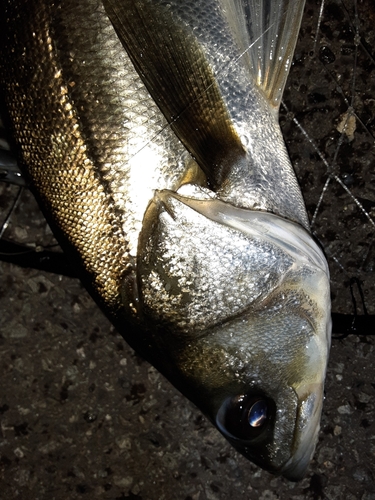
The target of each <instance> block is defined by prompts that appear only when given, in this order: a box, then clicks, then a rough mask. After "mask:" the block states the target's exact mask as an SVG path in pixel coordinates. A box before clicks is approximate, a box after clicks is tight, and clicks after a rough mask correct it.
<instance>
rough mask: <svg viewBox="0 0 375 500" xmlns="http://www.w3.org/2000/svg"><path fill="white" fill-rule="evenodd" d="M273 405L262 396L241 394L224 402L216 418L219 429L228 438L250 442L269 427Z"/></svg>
mask: <svg viewBox="0 0 375 500" xmlns="http://www.w3.org/2000/svg"><path fill="white" fill-rule="evenodd" d="M273 410H274V403H273V402H272V401H271V400H270V399H269V398H267V397H265V396H263V395H248V394H243V395H239V396H235V397H232V398H228V399H226V400H225V401H224V403H223V404H222V406H221V408H220V409H219V411H218V413H217V417H216V423H217V425H218V427H219V429H220V430H221V431H222V432H223V433H224V434H225V435H227V436H228V434H229V435H230V436H232V437H235V438H238V439H242V440H252V439H254V438H257V437H258V436H260V435H261V434H262V433H263V431H264V430H265V429H266V428H268V427H269V423H270V421H271V419H272V415H273V413H274V411H273Z"/></svg>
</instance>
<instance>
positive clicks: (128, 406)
mask: <svg viewBox="0 0 375 500" xmlns="http://www.w3.org/2000/svg"><path fill="white" fill-rule="evenodd" d="M356 3H357V8H358V22H357V21H356V17H355V9H354V7H355V5H356ZM319 11H320V2H315V1H308V2H307V5H306V9H305V15H304V21H303V26H302V29H301V35H300V39H299V43H298V46H297V50H296V55H295V63H294V66H293V68H292V71H291V74H290V78H289V81H288V84H287V88H286V91H285V94H284V101H285V104H286V106H287V110H285V109H283V110H282V111H281V124H282V128H283V131H284V134H285V137H286V142H287V145H288V148H289V151H290V154H291V158H292V161H293V164H294V166H295V169H296V172H297V174H298V177H299V180H300V184H301V187H302V189H303V192H304V196H305V200H306V204H307V208H308V211H309V215H310V217H311V219H313V218H314V219H313V220H314V222H313V230H314V232H315V233H316V235H317V237H318V238H319V240H320V241H321V243H322V245H323V247H324V249H325V252H326V254H327V257H328V260H329V264H330V269H331V274H332V298H333V301H332V304H333V311H334V312H335V313H345V314H352V312H353V300H352V297H351V293H350V287H349V283H350V281H351V279H353V278H356V279H357V280H358V282H359V283H360V284H361V289H362V290H363V295H364V299H365V306H366V308H367V310H368V312H369V313H370V314H375V291H374V285H375V270H374V266H375V243H374V240H375V229H374V223H373V222H372V220H373V219H375V217H374V216H375V169H374V155H375V153H374V135H375V92H374V87H375V63H374V52H375V50H374V46H375V45H374V44H375V32H374V29H375V28H374V27H375V5H374V3H373V1H372V0H365V1H363V2H361V1H358V2H355V1H354V0H347V1H344V2H341V1H326V2H325V7H324V10H323V16H322V19H321V23H320V26H319V29H317V26H318V17H319ZM356 27H357V28H358V33H357V36H356ZM348 111H349V113H348ZM351 113H352V116H353V118H350V122H349V127H348V128H347V129H346V132H344V133H343V134H340V132H339V131H338V130H337V127H338V124H339V123H340V121H341V120H342V117H343V116H345V115H346V116H350V115H351ZM293 119H296V120H297V121H298V122H299V123H300V124H301V125H302V127H303V129H304V130H305V131H306V132H307V134H308V136H309V138H310V139H311V141H312V142H310V140H309V139H308V138H306V136H305V135H304V134H303V132H302V131H301V130H300V129H299V127H298V125H297V124H296V123H295V122H294V121H293ZM353 124H354V125H355V131H354V132H353V128H354V127H353ZM352 135H353V137H352ZM315 146H316V149H315ZM322 158H325V159H326V161H327V164H325V163H324V162H323V161H322ZM327 183H328V184H327ZM325 186H326V189H324V187H325ZM17 190H18V188H17V187H15V186H10V185H6V184H1V183H0V210H1V213H0V216H1V217H2V219H0V223H1V222H2V220H3V219H4V217H5V214H6V212H7V210H8V209H9V207H10V206H11V203H12V200H14V197H15V195H16V193H17ZM317 207H318V208H317ZM314 214H315V217H314ZM4 237H6V238H7V239H13V240H16V241H18V242H20V243H24V244H25V243H35V244H37V245H43V246H45V245H48V244H51V243H52V242H53V237H52V235H51V233H50V231H49V229H48V227H47V226H46V224H45V222H44V220H43V217H42V216H41V214H40V212H39V211H38V208H37V207H36V205H35V202H34V200H33V198H32V196H31V194H30V193H29V192H27V191H26V192H25V193H24V194H23V195H22V199H21V202H20V204H19V206H18V208H17V210H16V212H15V213H14V214H13V216H12V219H11V224H10V227H9V228H8V230H7V231H6V234H5V235H4ZM354 295H355V298H356V301H357V306H358V312H359V313H360V314H363V307H362V304H361V300H360V293H359V289H358V286H357V285H355V286H354ZM365 333H367V335H350V336H348V337H347V338H345V339H341V340H338V339H334V340H333V345H332V351H331V358H330V362H329V367H328V375H327V384H326V400H325V406H324V410H323V417H322V428H321V433H320V439H319V444H318V447H317V451H316V454H315V457H314V460H313V462H312V464H311V467H310V469H309V473H308V475H307V476H306V478H305V479H304V480H303V481H301V482H300V483H298V484H293V483H289V482H288V481H286V480H284V479H282V478H275V477H273V476H271V475H269V474H268V473H266V472H264V471H261V470H260V469H258V468H257V467H256V466H254V465H252V464H251V463H250V462H248V461H246V460H245V459H244V458H242V457H241V456H239V455H238V454H236V452H235V451H234V450H233V449H232V448H231V447H230V446H229V444H228V443H227V442H226V441H225V440H224V439H223V438H222V437H221V436H220V435H219V434H218V432H217V431H216V430H215V429H214V428H213V427H212V426H211V425H210V424H209V423H208V422H207V421H206V419H205V418H204V417H203V416H202V415H201V414H200V412H199V411H198V410H197V409H196V408H195V407H194V406H193V405H192V404H191V403H190V402H189V401H187V400H186V399H185V398H183V397H182V396H181V395H180V394H179V393H177V391H176V390H175V389H174V388H173V387H171V385H170V384H169V383H168V382H167V381H166V380H165V379H164V378H163V377H162V376H161V375H159V373H158V372H157V371H156V370H155V369H154V368H152V367H150V365H148V364H147V363H146V362H144V361H143V360H142V359H141V358H139V357H138V356H137V355H136V354H135V353H134V352H133V351H132V350H131V349H130V348H129V347H128V346H127V345H126V344H125V342H124V341H123V340H122V338H121V337H120V336H119V335H118V334H117V333H116V332H115V331H114V329H113V327H112V326H111V325H110V323H109V322H108V321H107V320H106V319H105V318H104V317H103V315H102V313H101V312H100V311H99V310H98V309H97V307H96V306H95V304H94V303H93V301H92V300H91V298H90V297H89V296H88V294H87V293H86V291H85V290H84V289H83V288H82V286H81V285H80V283H79V282H78V281H77V280H75V279H69V278H64V277H61V276H59V275H54V274H48V273H44V272H39V271H36V270H33V269H22V268H19V267H17V266H14V265H10V264H5V263H2V262H0V376H1V389H0V422H1V428H0V498H1V499H2V498H4V499H11V498H20V499H24V498H25V499H26V498H27V499H51V500H53V499H56V500H62V499H76V498H77V499H78V498H79V499H81V498H103V499H111V500H120V499H121V500H123V499H133V500H141V499H142V500H162V499H165V500H170V499H183V500H204V499H208V500H223V499H229V498H233V499H240V498H241V499H250V500H252V499H264V500H266V499H267V500H273V499H278V498H280V499H293V500H300V499H301V500H302V499H305V498H306V499H314V500H315V499H319V498H322V499H341V498H345V499H346V500H355V499H361V500H374V499H375V488H374V483H375V480H374V479H375V478H374V474H375V472H374V471H375V424H374V406H375V404H374V402H375V367H374V344H375V337H374V333H375V332H374V331H372V329H371V327H369V328H368V330H366V331H365ZM371 335H372V336H371Z"/></svg>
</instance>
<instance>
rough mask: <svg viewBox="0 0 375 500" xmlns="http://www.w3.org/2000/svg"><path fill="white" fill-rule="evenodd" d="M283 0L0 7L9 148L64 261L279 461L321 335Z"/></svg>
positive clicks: (146, 349) (303, 454) (316, 376)
mask: <svg viewBox="0 0 375 500" xmlns="http://www.w3.org/2000/svg"><path fill="white" fill-rule="evenodd" d="M303 5H304V2H303V1H300V2H291V1H286V2H283V1H279V2H253V1H249V0H243V1H236V0H207V2H199V1H198V0H189V1H177V0H175V1H163V0H153V1H151V0H122V1H112V0H105V1H104V2H103V4H102V3H101V2H96V1H95V2H94V1H93V0H83V1H81V2H79V4H76V3H74V2H73V1H71V0H60V1H57V2H54V3H53V4H50V3H48V2H46V1H45V0H27V1H25V2H24V3H23V4H22V6H20V5H16V4H14V3H13V2H11V1H8V0H3V1H2V6H3V11H4V12H5V15H4V16H3V18H2V20H1V21H0V25H1V34H0V37H1V44H2V47H4V50H3V52H2V53H1V55H0V69H1V77H0V81H1V92H2V95H3V96H4V97H5V104H6V107H7V110H8V113H9V118H10V123H11V126H12V131H13V135H14V141H15V145H16V148H17V151H18V154H19V159H20V163H21V165H22V167H23V169H24V171H25V172H26V174H27V177H28V179H29V181H30V185H31V187H32V189H33V191H34V193H35V195H36V197H37V199H38V201H39V202H40V204H41V206H42V208H43V210H44V213H45V215H46V217H47V219H48V221H49V222H50V224H51V225H52V227H53V228H54V230H55V232H56V235H57V237H58V238H59V241H60V242H61V244H62V246H63V248H64V249H65V250H66V251H67V252H68V253H69V254H70V256H71V259H72V260H73V261H74V262H75V263H76V265H77V267H78V268H79V269H80V273H81V279H82V281H83V282H84V283H85V285H86V286H87V288H88V289H89V291H90V292H91V293H92V295H93V297H94V298H95V299H96V300H97V302H98V303H99V304H100V305H101V307H102V308H103V309H104V311H105V312H106V313H107V315H108V316H109V317H110V319H111V320H112V321H113V323H114V324H115V325H116V327H117V328H118V330H119V331H120V333H121V334H122V335H123V336H124V338H125V339H126V340H127V341H128V342H129V344H130V345H131V346H132V347H134V348H135V349H136V350H137V351H138V352H139V353H140V354H141V355H143V356H144V357H145V358H146V359H147V360H148V361H150V362H151V363H152V364H154V366H156V367H157V368H158V369H159V370H160V371H161V372H162V373H163V374H164V375H165V376H166V377H167V378H168V379H169V380H170V381H171V382H172V383H173V384H174V385H175V386H176V387H177V388H178V389H179V390H181V392H183V393H184V394H185V395H186V396H187V397H188V398H189V399H191V400H192V401H193V402H194V403H195V404H196V405H197V406H198V407H199V408H200V409H201V410H202V411H203V412H204V413H205V414H206V415H207V416H208V418H210V420H211V421H212V422H213V423H214V424H215V425H216V426H217V427H218V429H219V430H220V432H222V434H223V435H224V436H225V437H226V438H227V439H228V440H229V441H230V442H231V443H232V444H233V445H234V446H235V447H236V448H237V449H238V451H240V452H241V453H242V454H244V455H245V456H246V457H248V458H249V459H250V460H252V461H253V462H255V463H256V464H258V465H260V466H261V467H263V468H265V469H267V470H269V471H271V472H274V473H278V474H283V475H285V476H286V477H288V478H289V479H292V480H298V479H300V478H301V477H303V475H304V474H305V472H306V468H307V467H308V463H309V461H310V459H311V456H312V454H313V452H314V449H315V444H316V440H317V436H318V431H319V422H320V415H321V409H322V402H323V387H324V379H325V372H326V365H327V360H328V351H329V345H330V299H329V272H328V267H327V263H326V261H325V258H324V255H323V254H322V252H321V250H320V249H319V247H318V246H317V244H316V243H315V242H314V240H313V239H312V237H311V235H310V233H309V230H308V228H309V225H308V219H307V215H306V210H305V207H304V203H303V199H302V195H301V193H300V190H299V187H298V184H297V181H296V178H295V175H294V172H293V169H292V167H291V164H290V161H289V158H288V155H287V152H286V148H285V145H284V142H283V139H282V135H281V132H280V129H279V125H278V119H277V118H278V106H279V103H280V99H281V95H282V91H283V88H284V85H285V80H286V77H287V74H288V71H289V67H290V63H291V58H292V55H293V51H294V46H295V42H296V37H297V34H298V29H299V24H300V19H301V16H302V11H303ZM112 23H113V25H112Z"/></svg>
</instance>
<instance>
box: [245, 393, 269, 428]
mask: <svg viewBox="0 0 375 500" xmlns="http://www.w3.org/2000/svg"><path fill="white" fill-rule="evenodd" d="M266 420H267V403H266V401H265V400H264V399H261V400H259V401H256V402H255V403H254V404H253V405H252V406H251V408H250V410H249V413H248V422H249V424H250V426H251V427H261V426H262V425H263V424H264V423H265V422H266Z"/></svg>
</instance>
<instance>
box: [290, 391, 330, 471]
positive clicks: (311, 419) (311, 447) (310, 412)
mask: <svg viewBox="0 0 375 500" xmlns="http://www.w3.org/2000/svg"><path fill="white" fill-rule="evenodd" d="M296 392H297V395H298V399H299V404H298V410H297V419H296V428H295V434H294V440H293V450H292V454H291V457H290V459H289V460H288V461H287V462H286V463H285V464H284V465H283V467H282V468H281V470H280V474H282V475H283V476H284V477H285V478H287V479H289V480H290V481H300V480H301V479H303V477H304V476H305V474H306V472H307V469H308V467H309V464H310V461H311V459H312V457H313V455H314V452H315V447H316V443H317V440H318V434H319V430H320V418H321V413H322V407H323V384H316V383H315V384H311V385H309V386H307V387H306V386H303V387H302V388H300V389H298V390H296Z"/></svg>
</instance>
